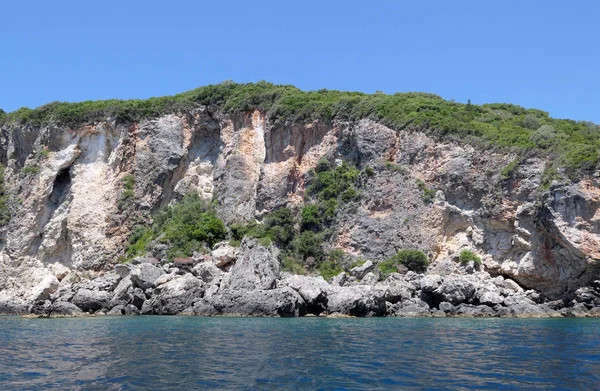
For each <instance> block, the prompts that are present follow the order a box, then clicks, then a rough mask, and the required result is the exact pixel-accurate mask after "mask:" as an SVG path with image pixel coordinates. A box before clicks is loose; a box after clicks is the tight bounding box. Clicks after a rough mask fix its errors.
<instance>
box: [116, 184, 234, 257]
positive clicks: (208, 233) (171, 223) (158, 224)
mask: <svg viewBox="0 0 600 391" xmlns="http://www.w3.org/2000/svg"><path fill="white" fill-rule="evenodd" d="M226 237H227V228H225V225H224V224H223V222H222V221H221V220H220V219H219V218H218V217H217V215H216V212H215V211H214V210H213V209H211V208H209V207H207V206H206V205H205V204H204V203H203V202H202V200H200V198H199V197H198V195H197V194H189V195H187V196H185V197H184V198H183V199H182V200H181V201H180V202H178V203H176V204H174V205H171V206H167V207H165V208H162V209H161V210H160V211H158V213H156V215H155V216H154V224H152V227H143V226H140V227H137V228H136V229H135V230H134V232H133V234H132V235H131V237H130V238H129V243H130V245H129V247H128V248H127V257H128V258H130V259H131V258H133V257H135V256H138V255H144V254H145V252H146V251H147V250H149V245H150V243H151V242H153V241H156V242H158V243H160V244H165V245H167V247H168V250H167V258H168V259H169V260H171V259H173V258H176V257H189V256H191V255H192V253H193V252H194V251H200V250H202V249H203V248H204V247H209V248H212V246H214V244H215V243H217V242H219V241H222V240H224V239H225V238H226Z"/></svg>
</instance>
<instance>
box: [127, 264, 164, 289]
mask: <svg viewBox="0 0 600 391" xmlns="http://www.w3.org/2000/svg"><path fill="white" fill-rule="evenodd" d="M164 273H165V272H164V271H163V270H162V269H161V268H159V267H156V266H154V265H152V264H150V263H142V264H140V265H137V266H135V267H134V268H133V269H132V270H131V281H133V283H134V285H136V286H138V287H139V288H142V289H148V288H154V286H155V284H154V283H155V282H156V280H157V279H158V277H160V276H162V275H163V274H164Z"/></svg>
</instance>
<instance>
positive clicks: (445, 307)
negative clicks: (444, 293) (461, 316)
mask: <svg viewBox="0 0 600 391" xmlns="http://www.w3.org/2000/svg"><path fill="white" fill-rule="evenodd" d="M439 308H440V310H442V311H444V313H446V314H453V313H454V311H455V308H454V306H453V305H452V304H450V303H448V302H447V301H442V302H441V303H440V305H439Z"/></svg>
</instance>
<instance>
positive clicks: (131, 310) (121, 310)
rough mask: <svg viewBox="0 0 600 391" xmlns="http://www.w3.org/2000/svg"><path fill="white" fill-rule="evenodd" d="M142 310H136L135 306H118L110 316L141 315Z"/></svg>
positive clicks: (109, 313)
mask: <svg viewBox="0 0 600 391" xmlns="http://www.w3.org/2000/svg"><path fill="white" fill-rule="evenodd" d="M139 314H140V310H139V309H138V308H136V306H134V305H133V304H127V305H118V306H116V307H114V308H113V309H112V310H110V311H109V312H108V314H107V315H109V316H119V315H139Z"/></svg>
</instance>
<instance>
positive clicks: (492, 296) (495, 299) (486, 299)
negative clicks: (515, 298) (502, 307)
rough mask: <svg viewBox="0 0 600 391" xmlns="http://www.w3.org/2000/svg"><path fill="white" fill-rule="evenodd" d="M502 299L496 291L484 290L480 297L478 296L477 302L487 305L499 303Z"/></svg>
mask: <svg viewBox="0 0 600 391" xmlns="http://www.w3.org/2000/svg"><path fill="white" fill-rule="evenodd" d="M503 301H504V299H503V298H502V296H500V295H499V294H498V293H496V292H489V291H488V292H484V293H483V294H482V295H481V296H480V297H479V302H480V303H481V304H486V305H489V306H494V305H496V304H500V303H502V302H503Z"/></svg>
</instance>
